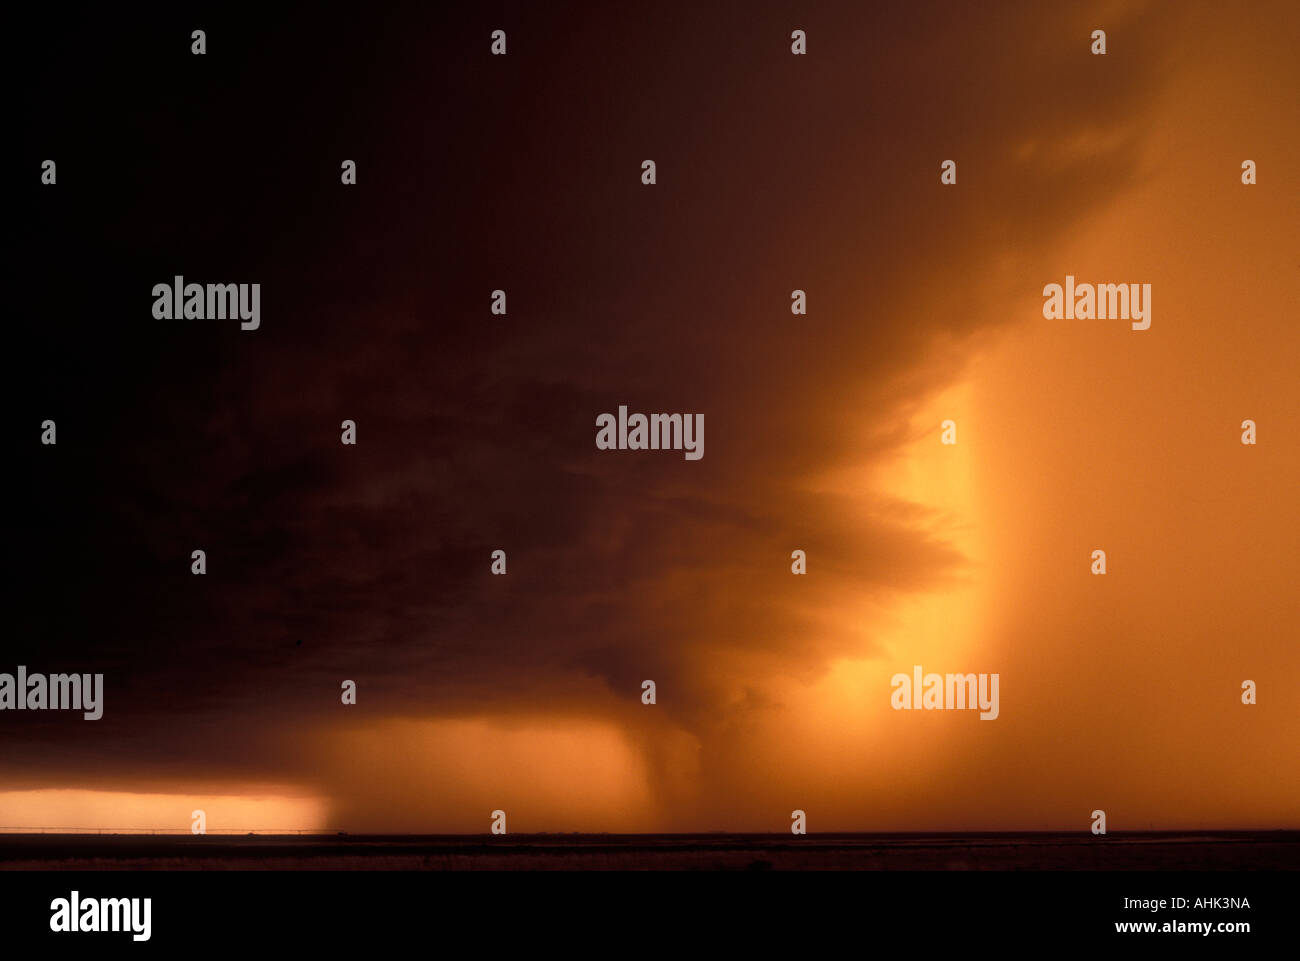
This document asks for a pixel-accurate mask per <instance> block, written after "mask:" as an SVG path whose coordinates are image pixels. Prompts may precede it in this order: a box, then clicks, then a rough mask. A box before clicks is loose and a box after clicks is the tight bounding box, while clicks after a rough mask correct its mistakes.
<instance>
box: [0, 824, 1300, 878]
mask: <svg viewBox="0 0 1300 961" xmlns="http://www.w3.org/2000/svg"><path fill="white" fill-rule="evenodd" d="M258 868H261V869H267V870H332V871H338V870H385V871H392V870H416V871H419V870H432V871H445V870H452V871H461V870H469V871H475V870H488V871H495V870H523V871H538V870H541V871H556V870H558V871H586V870H597V871H602V870H635V871H655V870H690V871H715V870H722V871H743V870H778V871H801V870H869V871H918V870H919V871H978V870H994V871H1007V870H1030V871H1040V870H1056V871H1059V870H1078V871H1116V870H1119V871H1125V870H1148V871H1149V870H1179V871H1220V870H1221V871H1249V870H1274V871H1275V870H1295V869H1297V868H1300V832H1296V831H1253V832H1252V831H1241V832H1232V831H1223V832H1206V833H1199V834H1188V833H1163V834H1162V833H1142V834H1139V833H1131V834H1121V833H1112V834H1109V835H1106V836H1104V837H1094V836H1092V835H1090V834H1083V833H1080V834H1068V835H1066V834H1047V833H1037V834H942V835H941V834H817V835H808V836H806V837H794V836H783V835H772V834H692V835H687V834H680V835H614V834H608V835H606V834H572V835H568V834H564V835H562V834H534V835H509V836H504V837H500V838H497V837H492V836H490V835H477V836H464V835H461V836H410V835H387V836H384V835H372V836H363V835H356V836H333V835H330V836H322V835H311V836H301V837H297V836H291V835H257V836H247V837H246V836H233V835H209V836H207V837H195V836H191V835H184V836H165V835H159V836H154V835H124V834H104V835H86V834H76V835H69V834H62V835H60V834H0V870H52V869H53V870H58V869H68V870H97V869H102V870H132V871H136V870H145V871H154V870H218V871H220V870H249V869H258Z"/></svg>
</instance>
